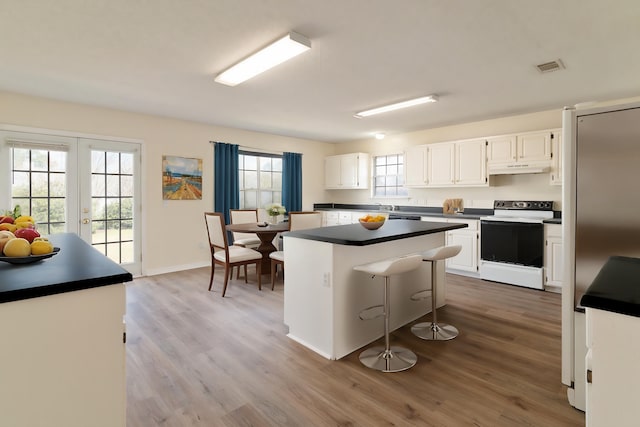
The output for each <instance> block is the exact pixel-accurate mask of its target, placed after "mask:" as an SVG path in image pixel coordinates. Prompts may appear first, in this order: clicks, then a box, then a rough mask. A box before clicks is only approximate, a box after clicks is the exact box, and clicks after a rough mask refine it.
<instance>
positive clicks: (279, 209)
mask: <svg viewBox="0 0 640 427" xmlns="http://www.w3.org/2000/svg"><path fill="white" fill-rule="evenodd" d="M265 209H266V210H267V215H269V216H278V215H284V214H285V212H286V211H287V210H286V209H285V208H284V206H282V205H279V204H277V203H274V204H271V205H268V206H267V207H266V208H265Z"/></svg>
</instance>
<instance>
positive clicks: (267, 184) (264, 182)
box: [260, 172, 271, 190]
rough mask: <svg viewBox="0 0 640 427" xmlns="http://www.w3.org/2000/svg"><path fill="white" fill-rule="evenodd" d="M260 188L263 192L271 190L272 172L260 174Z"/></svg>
mask: <svg viewBox="0 0 640 427" xmlns="http://www.w3.org/2000/svg"><path fill="white" fill-rule="evenodd" d="M260 188H261V189H263V190H266V189H270V188H271V172H260Z"/></svg>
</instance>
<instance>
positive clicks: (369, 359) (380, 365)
mask: <svg viewBox="0 0 640 427" xmlns="http://www.w3.org/2000/svg"><path fill="white" fill-rule="evenodd" d="M421 263H422V255H420V254H413V255H406V256H402V257H398V258H390V259H387V260H383V261H377V262H372V263H370V264H363V265H357V266H355V267H353V269H354V270H356V271H362V272H364V273H368V274H371V275H374V276H383V277H384V303H383V307H384V341H385V346H384V347H372V348H369V349H367V350H365V351H363V352H362V353H360V356H359V359H360V362H361V363H362V364H363V365H365V366H366V367H368V368H371V369H375V370H377V371H382V372H399V371H404V370H407V369H409V368H411V367H412V366H414V365H415V364H416V362H417V361H418V356H416V354H415V353H414V352H412V351H411V350H408V349H406V348H403V347H396V346H393V347H391V346H390V344H389V276H392V275H395V274H402V273H406V272H408V271H411V270H415V269H416V268H418V267H420V264H421ZM370 308H372V307H370ZM361 318H362V317H361Z"/></svg>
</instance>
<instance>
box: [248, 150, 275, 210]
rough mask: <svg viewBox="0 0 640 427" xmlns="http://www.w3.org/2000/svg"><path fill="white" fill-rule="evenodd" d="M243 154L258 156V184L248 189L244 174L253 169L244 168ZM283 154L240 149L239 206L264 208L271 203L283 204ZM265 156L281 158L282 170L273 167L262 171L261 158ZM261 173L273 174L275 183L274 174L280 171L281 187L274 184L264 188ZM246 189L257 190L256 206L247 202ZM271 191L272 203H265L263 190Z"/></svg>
mask: <svg viewBox="0 0 640 427" xmlns="http://www.w3.org/2000/svg"><path fill="white" fill-rule="evenodd" d="M241 156H252V157H256V158H257V160H256V169H255V171H256V184H257V186H256V187H255V188H249V189H248V190H247V189H246V187H245V182H246V180H245V177H244V176H243V175H242V174H243V173H244V172H245V171H252V169H245V168H244V164H243V159H241V158H240V157H241ZM283 157H284V156H283V155H282V154H273V153H262V152H257V151H250V150H239V151H238V191H239V193H240V194H239V208H240V209H264V208H265V206H267V205H269V204H280V205H282V161H283ZM263 158H271V159H279V160H280V170H274V169H273V168H272V169H271V170H269V171H262V170H261V159H263ZM261 173H270V174H271V183H272V185H273V175H274V173H279V174H280V188H279V189H274V188H273V186H272V187H271V188H270V189H263V188H261V186H260V183H261V182H260V174H261ZM245 191H255V193H256V195H255V196H256V197H255V200H256V206H249V205H247V204H246V197H245V195H244V193H245ZM267 191H268V192H270V193H271V202H270V203H263V202H262V193H263V192H267Z"/></svg>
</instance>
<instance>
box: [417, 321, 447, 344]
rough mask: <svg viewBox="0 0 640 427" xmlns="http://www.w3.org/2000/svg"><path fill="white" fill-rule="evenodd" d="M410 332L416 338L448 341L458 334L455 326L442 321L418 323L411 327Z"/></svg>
mask: <svg viewBox="0 0 640 427" xmlns="http://www.w3.org/2000/svg"><path fill="white" fill-rule="evenodd" d="M411 332H412V333H413V335H415V336H417V337H418V338H422V339H423V340H430V341H448V340H452V339H454V338H455V337H457V336H458V329H456V327H455V326H451V325H447V324H444V323H437V324H436V323H429V322H423V323H418V324H417V325H413V326H412V327H411Z"/></svg>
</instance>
